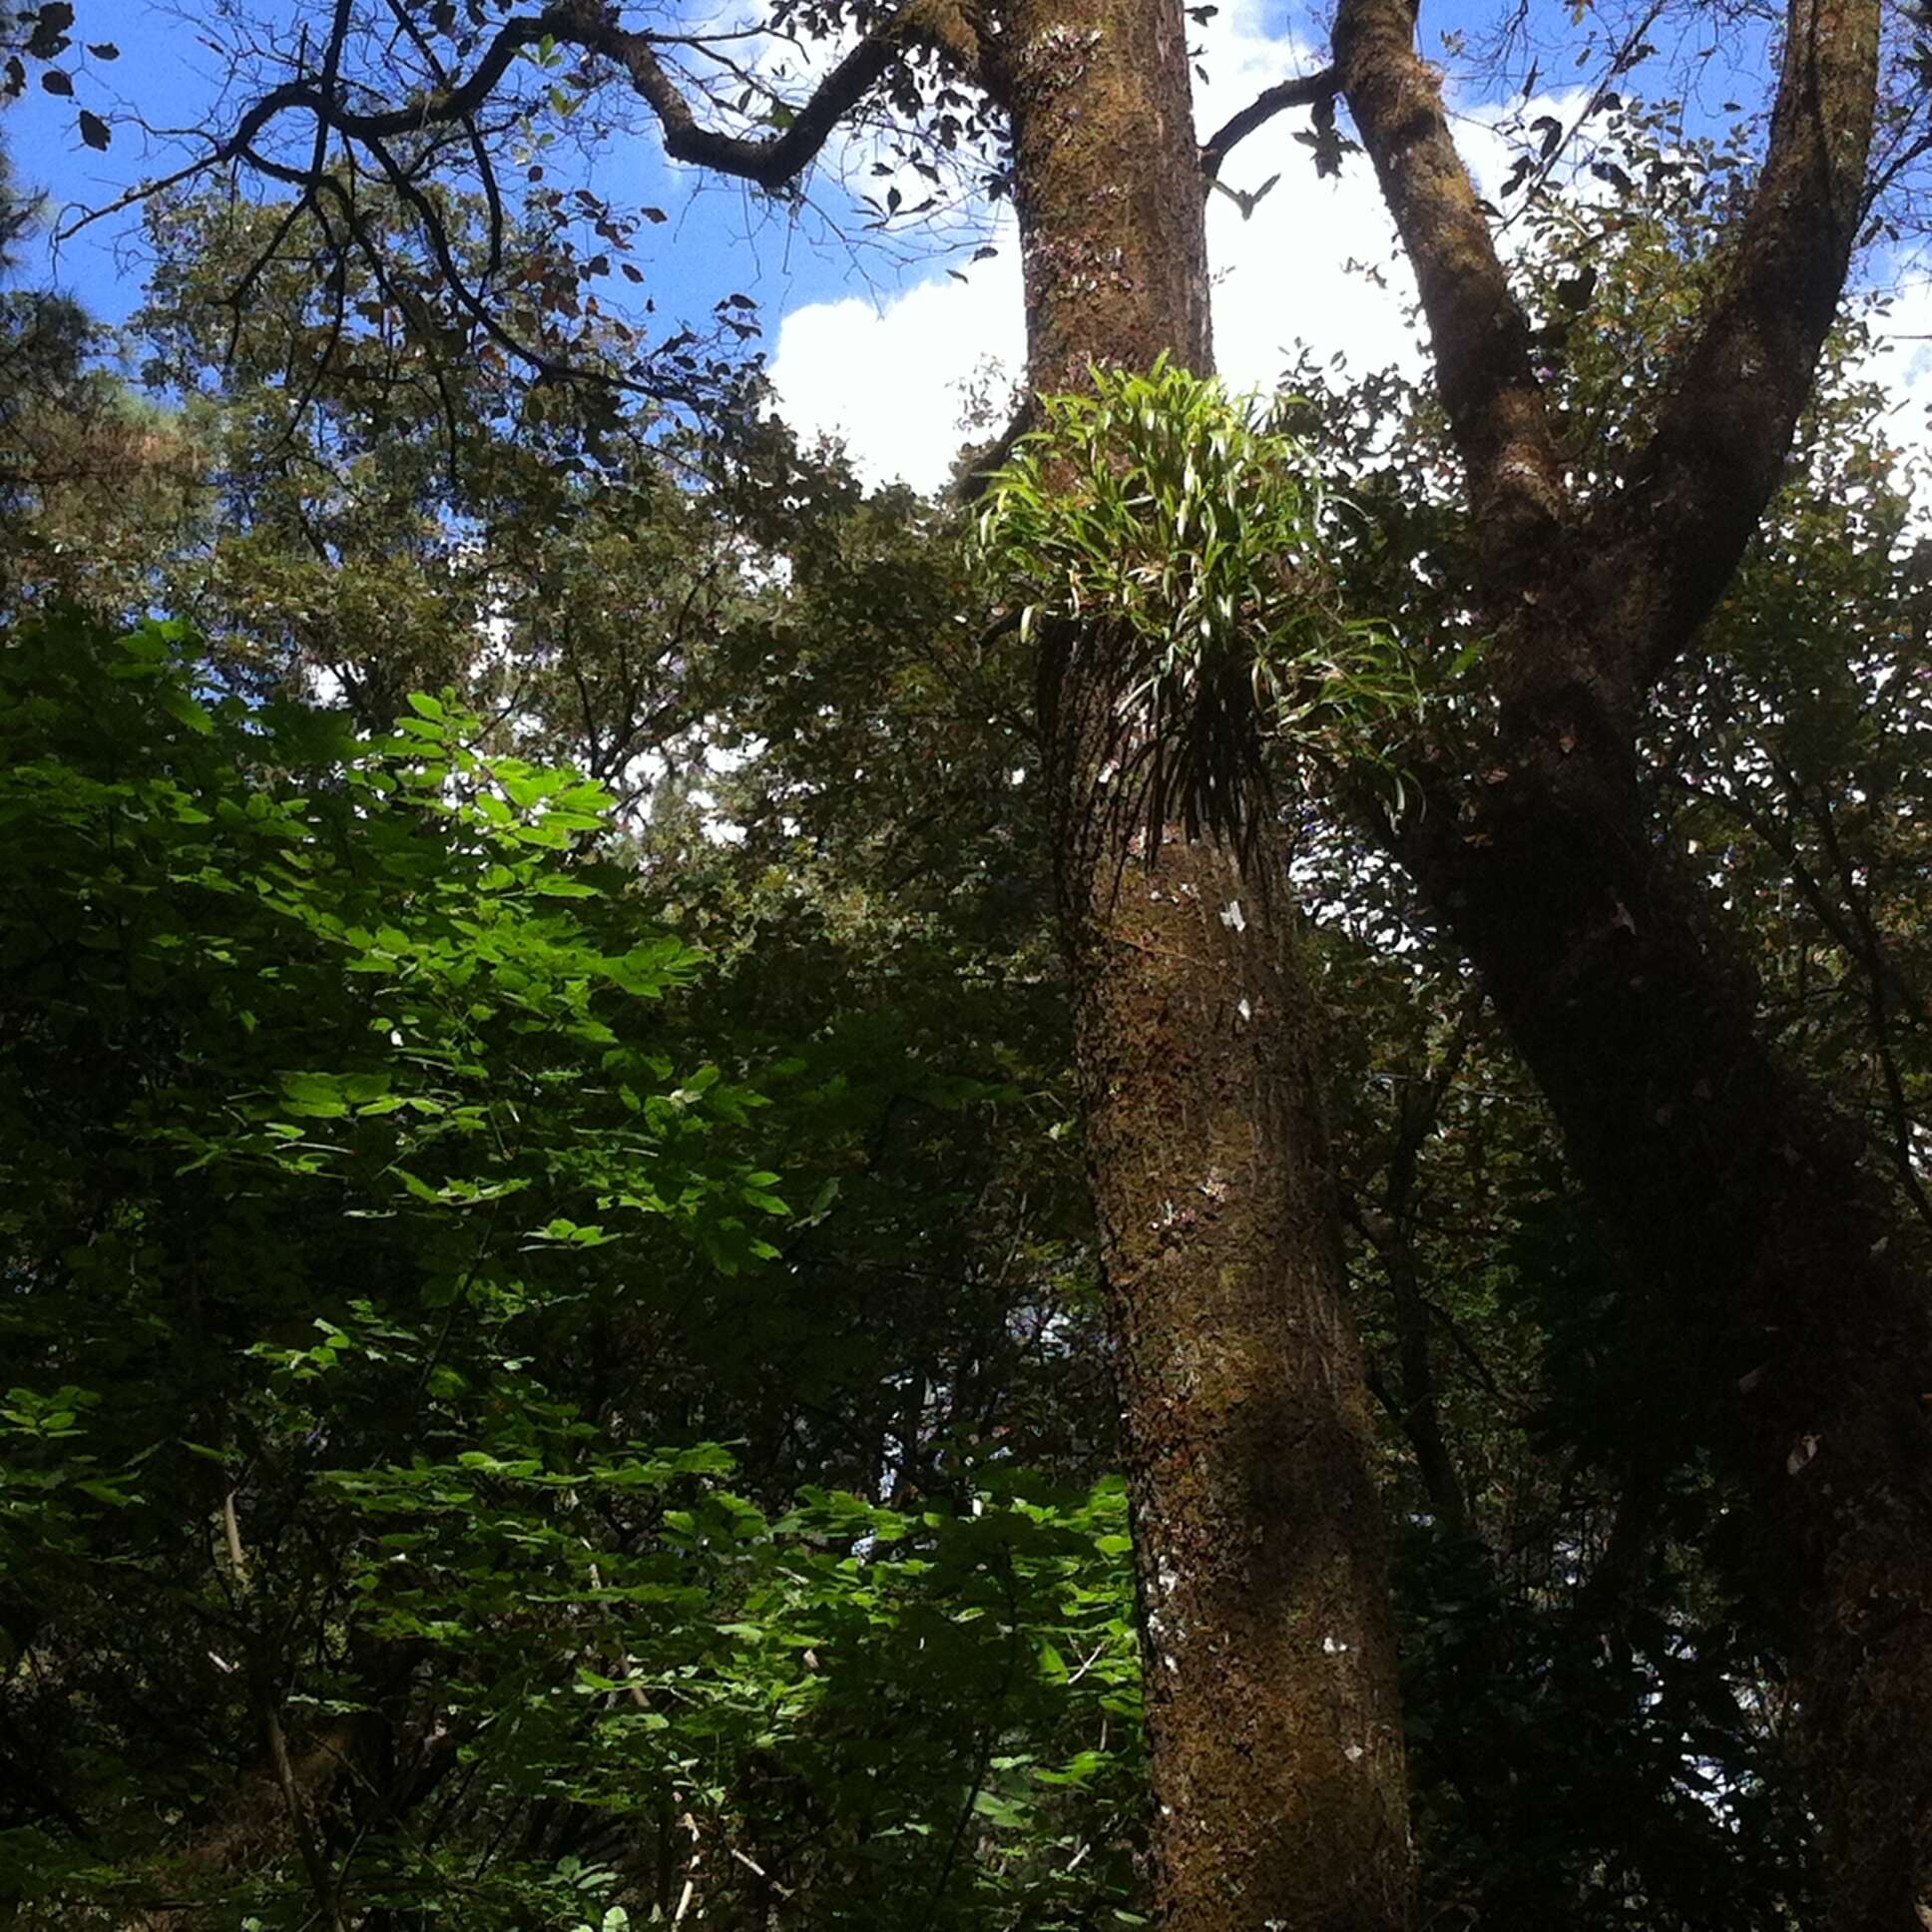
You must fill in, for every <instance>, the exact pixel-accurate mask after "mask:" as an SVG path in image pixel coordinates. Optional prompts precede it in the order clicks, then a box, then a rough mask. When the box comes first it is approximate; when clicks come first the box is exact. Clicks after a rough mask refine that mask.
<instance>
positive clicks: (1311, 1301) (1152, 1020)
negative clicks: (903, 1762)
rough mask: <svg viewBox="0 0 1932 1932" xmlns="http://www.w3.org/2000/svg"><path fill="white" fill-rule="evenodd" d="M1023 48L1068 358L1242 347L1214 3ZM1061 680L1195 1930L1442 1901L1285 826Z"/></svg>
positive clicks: (1087, 986) (1097, 1130)
mask: <svg viewBox="0 0 1932 1932" xmlns="http://www.w3.org/2000/svg"><path fill="white" fill-rule="evenodd" d="M1001 58H1002V64H1003V66H1004V68H1005V72H1006V81H1007V88H1008V96H1009V100H1010V103H1011V108H1012V114H1013V131H1014V149H1015V184H1016V193H1017V200H1018V204H1019V214H1020V225H1021V238H1022V246H1023V251H1024V265H1025V272H1026V297H1027V323H1028V333H1029V342H1030V349H1031V368H1030V375H1031V380H1032V384H1033V386H1034V388H1035V389H1036V390H1048V391H1051V390H1055V389H1067V388H1072V387H1075V386H1077V385H1079V384H1081V383H1083V382H1084V381H1085V379H1086V375H1087V369H1088V365H1089V363H1090V362H1101V361H1105V362H1108V363H1112V364H1119V365H1126V366H1129V367H1146V366H1147V365H1149V364H1150V363H1151V362H1152V361H1153V360H1154V358H1155V357H1156V355H1158V354H1159V353H1161V352H1162V351H1164V350H1165V351H1167V352H1168V353H1169V354H1171V355H1172V356H1173V357H1174V358H1175V359H1176V360H1178V361H1181V362H1184V363H1186V364H1187V365H1189V366H1191V367H1193V368H1195V369H1197V370H1206V368H1207V366H1208V361H1209V346H1208V329H1207V272H1206V245H1205V240H1204V236H1203V222H1202V200H1203V196H1202V184H1201V172H1200V166H1199V161H1198V157H1197V152H1196V147H1195V140H1194V133H1193V121H1192V113H1191V103H1190V89H1189V69H1188V58H1187V43H1186V29H1185V21H1184V18H1183V14H1182V9H1181V6H1180V4H1179V0H1133V3H1132V4H1123V0H1017V4H1014V5H1012V6H1011V7H1010V8H1009V10H1008V13H1007V25H1006V31H1005V33H1004V35H1003V36H1002V48H1001ZM1084 642H1085V646H1086V648H1084V649H1074V648H1073V643H1074V641H1073V640H1071V639H1068V638H1064V637H1063V638H1061V639H1058V640H1049V641H1048V644H1047V646H1046V648H1045V650H1044V651H1043V657H1042V667H1041V705H1042V716H1043V723H1044V724H1045V728H1046V735H1047V737H1048V741H1049V760H1050V765H1051V779H1052V783H1053V802H1054V815H1055V826H1054V830H1055V841H1056V858H1057V871H1058V879H1059V889H1060V900H1061V911H1062V919H1063V926H1064V932H1065V938H1066V943H1067V950H1068V957H1069V961H1070V966H1071V973H1072V980H1073V987H1074V995H1075V1001H1076V1013H1077V1023H1078V1035H1077V1039H1078V1054H1079V1072H1080V1081H1081V1088H1082V1094H1083V1099H1084V1103H1085V1112H1086V1125H1087V1152H1088V1163H1089V1170H1090V1174H1091V1179H1092V1185H1093V1190H1094V1199H1095V1203H1096V1207H1097V1209H1098V1213H1099V1220H1100V1227H1101V1240H1102V1258H1103V1265H1104V1269H1105V1275H1106V1284H1107V1293H1108V1305H1109V1310H1110V1316H1111V1328H1112V1334H1113V1340H1114V1349H1115V1357H1116V1360H1115V1368H1116V1374H1117V1377H1118V1382H1119V1388H1120V1395H1121V1401H1122V1406H1123V1414H1124V1422H1125V1436H1126V1442H1127V1452H1128V1463H1129V1482H1130V1486H1131V1491H1132V1497H1133V1505H1134V1522H1135V1543H1136V1568H1137V1575H1138V1580H1139V1592H1140V1615H1141V1628H1142V1638H1143V1657H1144V1662H1145V1669H1146V1682H1147V1697H1148V1724H1149V1742H1150V1749H1151V1754H1152V1763H1153V1784H1154V1801H1155V1815H1154V1819H1153V1826H1152V1842H1153V1856H1154V1866H1155V1871H1154V1896H1155V1906H1156V1915H1157V1918H1158V1920H1159V1922H1160V1923H1161V1924H1162V1925H1164V1926H1166V1927H1168V1928H1170V1932H1260V1928H1262V1927H1266V1926H1278V1927H1282V1928H1292V1932H1313V1929H1314V1928H1323V1929H1324V1932H1368V1928H1375V1929H1376V1932H1387V1928H1392V1927H1398V1926H1400V1925H1402V1924H1404V1923H1405V1921H1406V1899H1407V1889H1408V1846H1407V1830H1406V1822H1405V1819H1406V1791H1405V1777H1404V1766H1403V1755H1402V1744H1401V1734H1400V1728H1399V1721H1398V1713H1397V1705H1396V1688H1395V1666H1394V1645H1393V1636H1392V1630H1391V1622H1390V1614H1389V1603H1388V1584H1387V1574H1386V1562H1385V1557H1384V1549H1383V1542H1384V1536H1383V1526H1382V1522H1381V1512H1380V1505H1379V1502H1378V1499H1377V1497H1376V1494H1375V1491H1374V1487H1373V1483H1372V1480H1371V1475H1370V1461H1369V1458H1370V1447H1371V1445H1370V1435H1369V1425H1368V1417H1367V1401H1366V1396H1365V1391H1364V1386H1363V1380H1362V1369H1361V1363H1360V1360H1359V1357H1358V1352H1357V1346H1356V1342H1355V1338H1354V1336H1353V1334H1352V1332H1351V1328H1350V1323H1349V1317H1348V1314H1347V1310H1346V1308H1345V1305H1344V1299H1343V1272H1342V1258H1341V1246H1340V1241H1339V1235H1338V1226H1337V1221H1336V1216H1335V1204H1334V1201H1333V1198H1332V1192H1331V1183H1330V1177H1329V1174H1328V1153H1327V1144H1326V1138H1325V1135H1324V1132H1323V1125H1322V1120H1321V1110H1320V1106H1319V1101H1318V1083H1317V1078H1316V1068H1315V1064H1314V1055H1313V1051H1312V1044H1311V1032H1312V1025H1311V1007H1310V1002H1309V999H1308V995H1307V992H1306V990H1305V988H1304V987H1303V986H1302V984H1301V982H1300V981H1299V979H1298V978H1297V975H1296V972H1295V968H1294V964H1293V959H1292V951H1291V947H1290V944H1289V933H1290V926H1291V918H1290V901H1289V897H1288V891H1287V887H1286V883H1285V880H1284V877H1283V875H1282V870H1281V863H1280V857H1279V852H1278V847H1277V841H1276V839H1275V837H1274V835H1273V828H1272V826H1271V825H1268V824H1265V823H1264V824H1263V826H1262V829H1261V832H1260V834H1259V835H1258V836H1257V837H1256V839H1255V841H1254V851H1253V854H1252V855H1251V856H1250V857H1249V858H1248V860H1247V862H1246V864H1245V865H1244V866H1243V865H1242V864H1241V863H1239V862H1237V860H1236V857H1235V856H1234V854H1233V852H1232V851H1231V849H1230V848H1229V847H1227V846H1226V845H1224V844H1222V843H1220V842H1217V841H1216V840H1215V839H1213V838H1210V837H1203V838H1199V839H1195V840H1189V839H1188V838H1186V837H1185V836H1183V835H1182V833H1181V832H1180V831H1179V829H1170V831H1169V832H1168V834H1167V835H1166V836H1165V837H1164V838H1163V839H1162V841H1161V843H1160V848H1159V850H1158V851H1155V852H1154V853H1152V854H1149V853H1147V852H1146V851H1145V850H1137V851H1134V852H1131V853H1130V852H1127V851H1125V850H1124V848H1123V846H1122V845H1121V843H1120V842H1119V840H1118V838H1117V837H1116V836H1115V832H1114V829H1113V828H1114V827H1115V826H1116V825H1117V824H1118V818H1117V815H1116V814H1113V813H1111V812H1110V811H1109V810H1108V809H1107V776H1106V767H1105V765H1104V763H1103V761H1102V759H1101V757H1100V755H1099V753H1098V752H1097V751H1095V750H1094V748H1093V747H1094V746H1095V745H1096V743H1097V742H1098V741H1099V739H1100V738H1101V737H1102V736H1103V735H1104V734H1105V733H1104V732H1103V731H1102V729H1101V726H1102V724H1104V722H1105V721H1106V720H1107V717H1108V714H1109V713H1110V712H1111V710H1112V708H1113V707H1114V706H1115V704H1116V702H1117V697H1118V694H1117V692H1116V690H1115V689H1114V687H1113V685H1112V682H1111V680H1110V676H1109V665H1108V662H1107V654H1106V652H1105V650H1104V648H1101V647H1100V646H1099V645H1098V644H1097V642H1096V641H1095V640H1093V639H1091V638H1090V639H1087V640H1085V641H1084Z"/></svg>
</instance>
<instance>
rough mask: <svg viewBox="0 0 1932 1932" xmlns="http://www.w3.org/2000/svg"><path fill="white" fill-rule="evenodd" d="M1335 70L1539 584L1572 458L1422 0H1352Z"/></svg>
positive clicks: (1470, 439)
mask: <svg viewBox="0 0 1932 1932" xmlns="http://www.w3.org/2000/svg"><path fill="white" fill-rule="evenodd" d="M1334 44H1335V66H1336V69H1337V71H1338V72H1339V74H1340V76H1341V82H1342V93H1343V97H1344V98H1345V99H1346V101H1347V103H1348V111H1349V113H1350V114H1351V115H1352V116H1353V117H1354V122H1355V127H1356V131H1357V132H1358V133H1359V134H1360V136H1361V139H1362V145H1363V146H1364V147H1365V148H1366V149H1367V150H1368V155H1369V159H1370V160H1371V161H1372V162H1373V163H1374V165H1375V174H1376V178H1377V180H1379V181H1380V183H1381V186H1382V195H1383V199H1384V200H1385V201H1386V202H1387V203H1388V207H1389V212H1390V214H1391V215H1393V216H1394V218H1395V226H1396V228H1397V230H1398V231H1399V232H1400V234H1401V237H1402V243H1403V246H1404V248H1405V249H1406V250H1407V252H1408V256H1409V260H1410V263H1411V264H1412V266H1413V267H1414V269H1415V277H1416V283H1417V285H1418V287H1419V288H1420V290H1421V294H1422V306H1423V312H1424V313H1425V314H1426V316H1427V317H1428V322H1429V334H1430V340H1431V344H1432V348H1433V353H1434V359H1435V366H1436V381H1437V386H1438V388H1439V389H1440V391H1441V395H1442V401H1443V406H1444V408H1445V409H1447V411H1448V414H1449V425H1450V429H1451V431H1452V433H1453V434H1454V436H1455V439H1456V447H1457V449H1458V451H1459V452H1460V453H1461V456H1462V460H1463V465H1464V468H1465V470H1466V472H1467V475H1468V479H1469V491H1470V497H1471V507H1472V508H1473V510H1474V511H1475V515H1476V525H1477V528H1478V531H1479V533H1480V536H1481V538H1482V540H1483V541H1484V543H1485V544H1486V546H1487V548H1488V549H1489V551H1490V553H1491V557H1492V563H1493V566H1494V571H1495V576H1496V580H1497V581H1498V583H1499V588H1500V589H1501V590H1502V591H1503V592H1504V593H1505V594H1506V595H1507V594H1511V593H1516V592H1519V591H1521V590H1522V589H1524V588H1526V587H1527V586H1528V585H1529V583H1530V582H1531V581H1532V580H1533V579H1535V578H1536V577H1537V576H1538V575H1539V574H1540V571H1541V568H1542V566H1543V563H1544V560H1545V557H1546V555H1547V548H1548V546H1547V541H1546V540H1547V539H1548V538H1550V537H1551V536H1553V535H1554V534H1555V532H1556V531H1557V529H1558V528H1559V527H1560V526H1561V525H1562V524H1563V523H1564V521H1565V520H1566V517H1567V514H1568V508H1569V504H1568V493H1567V491H1566V489H1565V486H1564V481H1563V466H1562V463H1561V461H1560V459H1559V456H1558V452H1557V447H1556V442H1555V438H1554V437H1553V436H1552V434H1551V430H1550V424H1549V418H1548V415H1547V412H1546V410H1545V407H1544V398H1543V390H1542V387H1541V385H1540V384H1539V383H1538V381H1537V379H1536V373H1535V370H1534V368H1533V367H1532V365H1531V360H1530V329H1529V323H1528V321H1527V320H1526V318H1525V317H1524V314H1523V311H1522V309H1521V307H1520V306H1519V305H1518V303H1517V301H1516V298H1515V296H1514V295H1513V294H1512V293H1511V292H1510V286H1509V279H1508V277H1507V276H1506V275H1505V274H1504V272H1503V264H1502V262H1501V260H1500V259H1499V258H1498V256H1497V253H1496V244H1495V241H1494V239H1493V238H1492V236H1491V235H1490V231H1489V223H1488V221H1487V220H1486V219H1485V217H1484V214H1483V210H1482V207H1481V204H1480V203H1479V201H1478V199H1477V196H1476V190H1475V185H1474V184H1473V183H1472V182H1471V180H1470V177H1469V170H1468V169H1467V168H1466V167H1465V166H1464V164H1463V160H1462V157H1461V155H1459V154H1458V153H1457V151H1456V144H1455V142H1454V140H1453V139H1452V138H1451V136H1450V133H1449V124H1448V121H1447V119H1446V117H1445V116H1444V114H1443V108H1442V86H1441V76H1440V74H1439V73H1438V71H1437V70H1436V69H1434V68H1432V67H1430V66H1428V65H1427V64H1426V63H1425V62H1424V61H1423V60H1422V58H1421V56H1420V55H1419V54H1418V53H1417V52H1416V47H1415V9H1414V7H1413V6H1412V5H1411V4H1410V3H1409V0H1341V5H1340V7H1339V9H1338V10H1337V13H1336V16H1335V37H1334Z"/></svg>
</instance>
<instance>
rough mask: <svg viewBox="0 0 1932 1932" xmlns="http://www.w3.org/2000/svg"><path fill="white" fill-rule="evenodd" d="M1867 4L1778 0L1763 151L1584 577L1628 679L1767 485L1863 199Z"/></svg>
mask: <svg viewBox="0 0 1932 1932" xmlns="http://www.w3.org/2000/svg"><path fill="white" fill-rule="evenodd" d="M1878 27H1879V0H1790V10H1789V14H1788V17H1787V25H1786V29H1785V45H1784V60H1783V68H1782V72H1781V74H1780V77H1779V81H1778V90H1777V101H1776V105H1775V107H1774V108H1773V110H1772V115H1771V136H1770V147H1769V150H1768V152H1767V154H1766V156H1765V160H1764V167H1763V171H1762V173H1761V175H1760V176H1759V179H1758V184H1757V190H1756V193H1755V194H1754V195H1753V196H1752V198H1751V205H1750V208H1749V211H1748V212H1747V213H1746V215H1745V217H1744V220H1743V224H1742V229H1741V232H1740V234H1739V236H1738V238H1737V241H1736V243H1735V245H1734V250H1733V253H1732V258H1731V262H1730V268H1729V273H1728V275H1727V276H1726V278H1725V280H1724V281H1723V283H1722V285H1721V286H1720V288H1719V289H1718V291H1717V293H1716V294H1715V295H1714V296H1713V297H1712V298H1711V302H1710V306H1709V309H1708V313H1707V315H1706V317H1705V319H1704V322H1703V326H1702V329H1701V331H1700V333H1699V335H1698V337H1697V340H1696V342H1695V344H1694V345H1693V346H1692V348H1691V351H1690V353H1689V354H1688V355H1687V356H1686V357H1685V358H1684V362H1683V365H1682V367H1681V369H1680V371H1679V374H1678V378H1677V381H1676V384H1675V387H1674V390H1673V393H1672V396H1671V399H1670V401H1669V403H1668V404H1667V405H1666V408H1665V412H1664V416H1663V419H1662V421H1661V422H1660V424H1659V426H1658V430H1657V433H1656V435H1655V436H1654V437H1653V438H1652V440H1651V443H1650V445H1649V447H1648V448H1647V449H1646V450H1644V452H1643V453H1642V455H1641V456H1640V457H1639V458H1638V459H1637V461H1636V462H1635V464H1634V465H1633V466H1632V469H1631V471H1630V473H1629V476H1628V479H1627V486H1626V488H1625V489H1624V491H1623V492H1621V493H1620V494H1619V495H1618V496H1616V497H1614V498H1612V499H1611V500H1610V501H1609V502H1608V503H1606V504H1605V505H1604V506H1603V508H1602V509H1601V510H1600V511H1598V513H1597V514H1596V515H1595V516H1594V517H1593V518H1592V520H1591V523H1590V526H1589V534H1590V536H1591V537H1592V538H1593V539H1594V540H1595V541H1594V542H1592V543H1591V544H1590V545H1589V546H1588V548H1589V550H1590V551H1591V552H1593V553H1594V554H1595V557H1596V560H1597V561H1596V563H1595V564H1594V566H1593V572H1592V574H1593V576H1594V577H1595V579H1596V582H1595V584H1594V585H1593V586H1592V593H1593V595H1594V596H1595V597H1598V598H1601V599H1603V600H1604V601H1603V602H1602V604H1601V605H1600V606H1599V608H1601V609H1603V610H1606V611H1608V612H1610V613H1611V614H1612V621H1611V623H1610V624H1609V625H1608V626H1607V627H1606V632H1607V634H1608V635H1611V636H1614V637H1619V638H1621V639H1624V640H1627V641H1628V647H1627V648H1628V652H1629V657H1628V660H1627V662H1626V663H1625V664H1623V665H1622V666H1619V667H1617V669H1618V670H1619V671H1620V672H1621V673H1622V674H1623V675H1624V676H1625V677H1627V678H1628V679H1629V680H1630V681H1631V682H1632V684H1633V686H1634V687H1635V688H1636V689H1638V690H1640V691H1641V690H1642V689H1643V688H1644V687H1646V686H1648V685H1649V684H1650V683H1651V682H1652V681H1653V680H1655V679H1656V678H1657V677H1658V676H1659V674H1660V673H1661V672H1662V671H1663V670H1664V669H1665V668H1666V666H1668V665H1669V664H1670V662H1671V661H1672V660H1673V659H1674V658H1675V657H1676V656H1677V655H1678V653H1679V652H1680V651H1682V650H1683V648H1684V646H1685V645H1686V644H1687V643H1688V642H1689V640H1690V638H1691V634H1692V632H1694V631H1695V630H1696V628H1697V626H1698V625H1699V624H1701V623H1702V622H1703V620H1704V618H1705V617H1707V616H1708V615H1709V613H1710V611H1711V609H1712V608H1713V607H1714V605H1715V604H1716V602H1717V600H1718V598H1719V597H1720V596H1721V595H1722V594H1723V590H1724V587H1725V585H1726V584H1727V583H1728V582H1729V580H1730V576H1731V573H1732V572H1733V571H1734V570H1735V568H1736V566H1737V563H1738V560H1739V558H1740V557H1741V556H1742V555H1743V551H1744V546H1745V545H1746V544H1747V543H1748V542H1749V540H1750V537H1751V533H1752V532H1753V531H1754V530H1755V529H1756V527H1757V523H1758V519H1759V518H1760V517H1761V516H1762V514H1763V512H1764V508H1765V506H1766V505H1767V504H1768V503H1769V501H1770V499H1771V496H1772V494H1773V493H1774V492H1775V490H1776V489H1777V486H1778V483H1779V481H1780V479H1781V477H1782V474H1783V466H1784V459H1785V456H1786V454H1787V452H1788V451H1789V449H1790V445H1791V436H1792V433H1793V431H1794V430H1795V429H1796V427H1797V421H1798V416H1799V413H1800V411H1801V410H1802V409H1803V407H1804V403H1805V399H1806V397H1807V396H1808V395H1809V394H1810V390H1811V384H1812V380H1813V377H1814V375H1815V372H1816V369H1817V360H1818V354H1819V351H1820V349H1821V348H1822V347H1823V344H1824V338H1825V335H1826V333H1827V332H1828V331H1829V329H1830V327H1831V324H1832V322H1833V320H1834V319H1835V318H1836V316H1837V312H1838V298H1839V295H1840V293H1841V292H1842V290H1843V287H1844V280H1845V275H1846V272H1847V270H1848V268H1849V266H1850V261H1851V250H1852V245H1853V243H1854V242H1855V241H1856V240H1857V235H1858V227H1859V223H1860V221H1861V219H1862V215H1863V209H1864V189H1865V182H1864V174H1865V166H1866V160H1867V156H1868V153H1869V150H1870V144H1871V133H1872V114H1873V104H1874V99H1875V95H1876V89H1877V76H1878Z"/></svg>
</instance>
